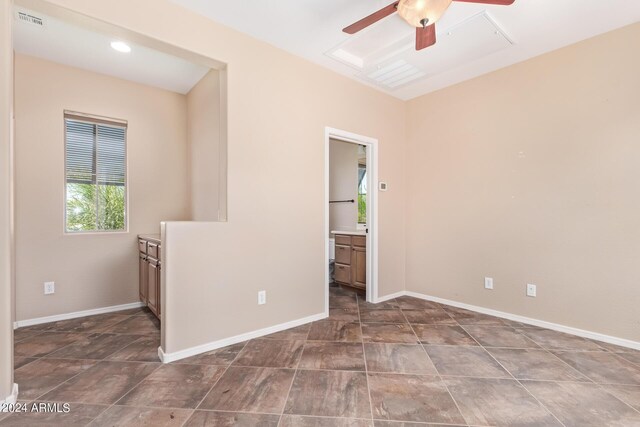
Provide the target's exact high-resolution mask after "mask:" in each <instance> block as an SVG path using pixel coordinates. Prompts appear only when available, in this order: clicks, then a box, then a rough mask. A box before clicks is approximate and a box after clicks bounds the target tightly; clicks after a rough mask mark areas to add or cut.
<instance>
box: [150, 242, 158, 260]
mask: <svg viewBox="0 0 640 427" xmlns="http://www.w3.org/2000/svg"><path fill="white" fill-rule="evenodd" d="M147 255H149V256H151V257H154V258H157V259H160V246H158V245H157V244H156V243H151V242H149V243H147Z"/></svg>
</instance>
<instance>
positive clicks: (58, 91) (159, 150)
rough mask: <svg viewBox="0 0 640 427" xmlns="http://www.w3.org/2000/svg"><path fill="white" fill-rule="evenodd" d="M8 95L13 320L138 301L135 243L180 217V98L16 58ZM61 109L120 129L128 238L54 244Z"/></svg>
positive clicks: (60, 225) (183, 156) (183, 198)
mask: <svg viewBox="0 0 640 427" xmlns="http://www.w3.org/2000/svg"><path fill="white" fill-rule="evenodd" d="M15 90H16V172H17V174H16V217H17V218H16V219H17V220H16V237H17V241H16V251H17V253H16V262H17V271H16V273H17V277H16V279H17V298H16V299H17V319H18V320H24V319H32V318H37V317H43V316H49V315H55V314H63V313H69V312H74V311H80V310H87V309H92V308H98V307H105V306H111V305H117V304H125V303H131V302H136V301H138V287H137V281H138V272H137V271H138V261H137V255H136V251H137V246H136V243H135V242H136V235H137V234H139V233H158V232H159V231H160V221H162V220H171V219H173V220H179V219H185V218H187V217H188V174H187V143H186V97H185V96H184V95H179V94H176V93H173V92H168V91H164V90H160V89H155V88H152V87H149V86H143V85H140V84H136V83H131V82H128V81H124V80H120V79H116V78H113V77H108V76H104V75H100V74H96V73H92V72H88V71H83V70H80V69H77V68H71V67H67V66H63V65H59V64H55V63H52V62H48V61H44V60H40V59H36V58H33V57H28V56H23V55H16V76H15ZM65 109H66V110H73V111H79V112H84V113H90V114H95V115H100V116H105V117H114V118H120V119H125V120H128V122H129V123H128V130H127V158H128V191H129V206H128V217H129V232H128V233H113V234H78V235H66V234H64V232H63V230H64V217H63V213H64V123H63V110H65ZM45 281H55V282H56V293H55V294H54V295H47V296H45V295H44V294H43V282H45Z"/></svg>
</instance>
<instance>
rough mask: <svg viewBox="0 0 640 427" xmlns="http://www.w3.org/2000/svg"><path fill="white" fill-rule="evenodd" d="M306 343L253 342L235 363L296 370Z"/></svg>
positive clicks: (235, 364)
mask: <svg viewBox="0 0 640 427" xmlns="http://www.w3.org/2000/svg"><path fill="white" fill-rule="evenodd" d="M303 346H304V341H291V340H263V339H255V340H251V341H249V342H248V343H247V345H245V346H244V348H243V349H242V351H240V354H238V357H237V358H236V360H235V361H234V362H233V365H234V366H256V367H263V368H295V367H296V366H298V361H299V360H300V356H301V355H302V347H303Z"/></svg>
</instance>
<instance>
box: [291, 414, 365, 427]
mask: <svg viewBox="0 0 640 427" xmlns="http://www.w3.org/2000/svg"><path fill="white" fill-rule="evenodd" d="M279 427H373V424H372V421H371V420H362V419H355V418H323V417H309V416H303V415H283V416H282V421H281V422H280V426H279Z"/></svg>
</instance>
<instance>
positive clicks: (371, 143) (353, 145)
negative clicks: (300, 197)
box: [325, 129, 377, 312]
mask: <svg viewBox="0 0 640 427" xmlns="http://www.w3.org/2000/svg"><path fill="white" fill-rule="evenodd" d="M376 165H377V140H375V139H372V138H368V137H364V136H361V135H355V134H352V133H349V132H344V131H339V130H336V129H327V131H326V138H325V202H326V203H325V213H326V215H325V240H326V242H325V243H326V250H327V253H326V257H325V258H326V264H325V266H326V271H327V274H326V276H327V277H326V279H327V280H326V283H327V290H326V297H327V304H326V307H327V308H326V310H327V312H328V294H329V288H330V287H336V288H343V289H348V290H351V291H355V292H357V293H358V294H360V295H361V296H363V297H365V296H366V300H367V301H369V302H376V301H377V239H376V237H377V215H376V213H377V209H376V207H377V204H376V201H377V200H376V191H375V190H376V188H377V174H376Z"/></svg>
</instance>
